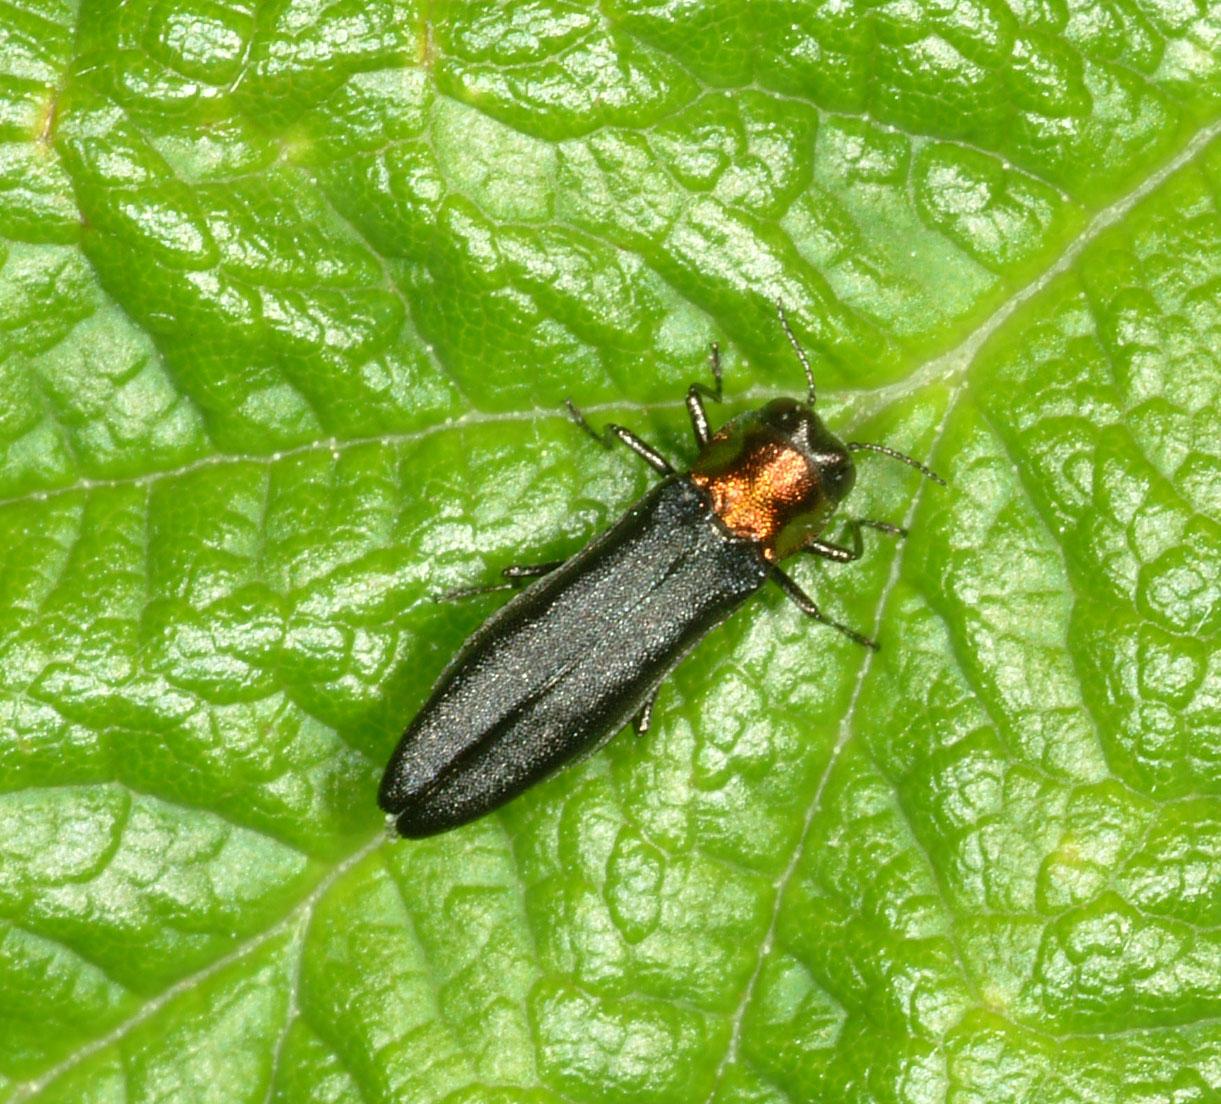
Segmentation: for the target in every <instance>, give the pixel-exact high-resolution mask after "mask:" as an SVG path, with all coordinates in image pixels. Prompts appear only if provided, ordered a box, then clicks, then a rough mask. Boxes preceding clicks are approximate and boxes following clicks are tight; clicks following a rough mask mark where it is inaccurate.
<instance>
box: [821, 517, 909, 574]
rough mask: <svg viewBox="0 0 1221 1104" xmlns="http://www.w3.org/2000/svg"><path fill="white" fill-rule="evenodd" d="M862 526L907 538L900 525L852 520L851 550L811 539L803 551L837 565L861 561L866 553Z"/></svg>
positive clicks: (850, 533)
mask: <svg viewBox="0 0 1221 1104" xmlns="http://www.w3.org/2000/svg"><path fill="white" fill-rule="evenodd" d="M862 525H867V526H869V528H870V529H876V530H877V531H878V532H879V533H889V534H890V535H891V536H893V537H905V536H907V530H906V529H904V528H903V527H902V526H899V525H891V524H890V522H889V521H871V520H870V519H869V518H850V519H849V520H848V522H847V526H848V533H849V535H850V536H851V537H852V547H851V548H845V547H844V546H843V545H842V544H833V543H832V542H831V541H825V540H819V539H818V538H817V537H811V538H810V539H809V540H808V541H806V543H805V545H804V546H803V547H802V549H801V550H802V551H803V552H810V553H812V554H813V555H815V556H822V558H823V559H825V560H834V561H835V562H836V563H851V562H852V561H853V560H859V559H860V558H861V556H863V555H864V553H865V545H864V541H863V539H862V537H861V526H862Z"/></svg>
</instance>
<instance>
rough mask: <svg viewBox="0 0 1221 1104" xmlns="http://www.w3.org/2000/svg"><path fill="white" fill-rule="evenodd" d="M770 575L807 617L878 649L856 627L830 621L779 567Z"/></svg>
mask: <svg viewBox="0 0 1221 1104" xmlns="http://www.w3.org/2000/svg"><path fill="white" fill-rule="evenodd" d="M844 551H845V552H846V551H847V549H844ZM771 575H772V578H773V579H775V580H776V582H777V583H779V584H780V589H781V590H783V591H784V593H785V594H786V595H788V598H789V600H790V601H791V602H792V603H793V605H795V606H796V607H797V608H798V609H799V610H801V612H802V613H804V614H805V615H806V616H807V617H812V618H814V620H815V621H821V622H822V623H823V624H824V625H830V626H831V628H833V629H838V630H839V631H840V632H842V633H843V634H844V635H845V636H846V637H848V639H849V640H854V641H856V643H858V644H863V645H864V646H865V647H866V648H872V649H873V650H874V651H875V652H876V651H877V650H878V644H877V641H876V640H870V639H869V637H867V636H865V635H864V634H862V633H859V632H857V631H856V629H850V628H849V627H848V626H847V625H841V624H840V623H839V622H838V621H832V620H831V618H829V617H828V616H827V615H826V614H825V613H823V611H822V610H820V609H819V608H818V606H817V604H816V603H815V601H814V599H813V598H811V597H810V596H809V595H808V594H807V593H806V592H805V591H804V590H802V589H801V587H799V586H798V585H797V584H796V583H795V582H793V580H792V579H790V578H789V577H788V576H787V575H786V574H785V573H784V572H783V571H781V570H780V568H778V567H773V568H772V570H771Z"/></svg>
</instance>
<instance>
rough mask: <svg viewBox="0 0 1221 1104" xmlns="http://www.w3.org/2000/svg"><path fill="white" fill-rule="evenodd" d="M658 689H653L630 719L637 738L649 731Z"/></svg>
mask: <svg viewBox="0 0 1221 1104" xmlns="http://www.w3.org/2000/svg"><path fill="white" fill-rule="evenodd" d="M659 690H660V687H658V688H657V689H655V690H654V691H653V692H652V693H651V694H650V695H649V696H648V698H647V699H645V703H644V705H642V706H641V707H640V708H639V709H638V710H637V711H636V716H635V717H633V718H632V726H633V727H634V728H635V729H636V735H637V736H643V735H644V734H645V733H646V732H648V731H649V726H650V725H651V724H652V723H653V706H654V704H655V703H656V701H657V694H658V691H659Z"/></svg>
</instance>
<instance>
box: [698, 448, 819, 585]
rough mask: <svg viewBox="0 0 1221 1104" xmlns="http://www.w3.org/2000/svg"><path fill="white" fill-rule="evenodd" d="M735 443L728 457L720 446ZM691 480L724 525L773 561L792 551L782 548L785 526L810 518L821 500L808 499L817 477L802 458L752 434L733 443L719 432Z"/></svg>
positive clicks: (794, 450) (814, 490)
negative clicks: (701, 491)
mask: <svg viewBox="0 0 1221 1104" xmlns="http://www.w3.org/2000/svg"><path fill="white" fill-rule="evenodd" d="M733 444H736V445H737V448H736V449H734V451H733V453H732V454H731V455H728V456H726V455H725V450H724V446H726V445H733ZM718 446H721V447H720V448H718ZM718 453H719V455H718ZM691 481H692V482H693V483H695V485H696V486H697V487H700V488H702V489H703V490H704V491H705V492H706V493H707V494H708V496H709V497H710V498H711V500H712V508H713V510H714V511H715V513H716V515H717V517H719V518H720V519H721V521H722V523H723V524H724V525H725V527H726V528H727V529H728V530H729V531H730V532H731V533H733V534H734V535H735V536H739V537H743V538H745V539H747V540H752V541H755V542H756V543H758V544H759V545H761V546H762V551H763V555H764V556H765V557H766V558H767V559H768V560H771V561H775V560H777V559H782V558H783V557H784V555H785V554H787V552H788V551H791V550H789V549H784V548H782V547H780V545H781V544H783V543H784V542H782V541H781V540H780V538H781V536H782V534H783V533H784V530H785V528H786V527H787V526H789V525H790V523H792V522H795V521H799V520H800V519H801V518H802V516H803V515H805V514H808V513H809V512H810V509H811V505H812V501H813V502H817V500H818V497H819V496H817V495H815V497H814V499H813V500H812V499H811V495H812V493H814V492H816V491H817V490H818V474H817V472H816V471H815V470H814V469H813V467H812V466H811V465H810V462H809V460H807V459H806V457H805V456H803V455H802V454H801V453H800V452H799V451H798V450H797V449H795V448H793V446H792V445H789V444H788V443H786V442H784V441H778V440H775V439H774V438H772V439H768V438H764V437H759V436H755V435H753V434H752V435H749V436H747V437H745V439H738V440H737V441H734V440H733V436H732V435H730V434H726V433H720V434H717V435H716V437H714V438H713V439H712V441H711V442H709V449H708V453H707V454H706V455H705V456H704V457H701V462H699V463H697V464H696V466H695V468H693V469H692V471H691Z"/></svg>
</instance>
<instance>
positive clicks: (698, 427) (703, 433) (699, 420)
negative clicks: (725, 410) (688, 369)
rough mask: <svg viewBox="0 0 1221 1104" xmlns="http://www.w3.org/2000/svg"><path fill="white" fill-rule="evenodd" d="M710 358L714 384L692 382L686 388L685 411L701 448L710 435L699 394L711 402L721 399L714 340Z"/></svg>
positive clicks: (717, 353)
mask: <svg viewBox="0 0 1221 1104" xmlns="http://www.w3.org/2000/svg"><path fill="white" fill-rule="evenodd" d="M711 359H712V380H713V383H714V386H713V387H709V386H708V385H707V384H706V383H693V384H692V385H691V386H690V387H688V388H687V413H688V414H689V415H690V416H691V432H692V433H694V434H695V439H696V441H697V442H698V443H699V446H700V448H703V447H704V446H705V445H706V444H707V443H708V439H709V438H710V437H711V436H712V433H711V431H710V430H709V428H708V414H707V412H706V411H705V410H704V400H703V399H701V398H700V396H701V395H706V396H707V397H708V398H710V399H712V401H713V402H720V401H721V347H720V345H718V344H717V343H716V342H715V341H714V342H713V343H712V358H711Z"/></svg>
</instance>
